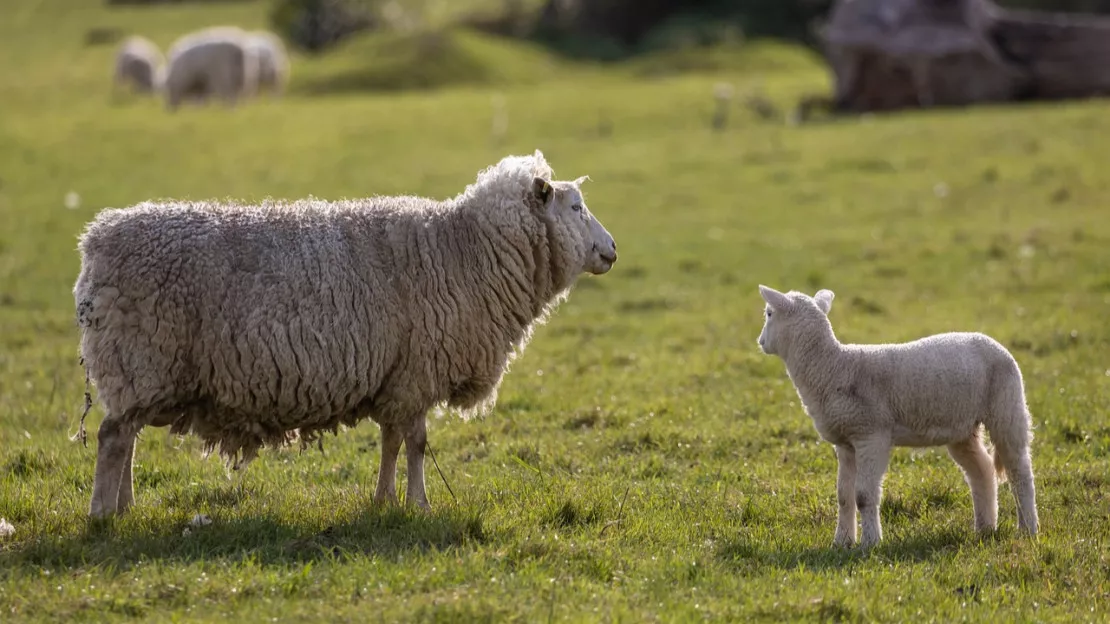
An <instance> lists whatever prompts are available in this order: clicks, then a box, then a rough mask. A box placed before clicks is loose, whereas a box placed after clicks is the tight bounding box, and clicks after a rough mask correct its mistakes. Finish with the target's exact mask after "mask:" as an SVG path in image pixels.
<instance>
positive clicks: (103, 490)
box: [89, 415, 136, 518]
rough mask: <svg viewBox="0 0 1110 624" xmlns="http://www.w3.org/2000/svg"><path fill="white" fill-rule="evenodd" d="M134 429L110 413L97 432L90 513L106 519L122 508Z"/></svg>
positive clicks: (132, 446)
mask: <svg viewBox="0 0 1110 624" xmlns="http://www.w3.org/2000/svg"><path fill="white" fill-rule="evenodd" d="M135 433H136V432H135V429H134V427H132V426H131V425H130V424H128V423H124V422H121V421H120V419H118V418H113V417H112V416H111V415H108V416H106V417H105V418H104V420H103V421H102V422H101V423H100V429H99V430H98V431H97V436H96V437H97V450H96V476H95V477H94V479H93V494H92V501H91V502H90V503H89V515H90V516H92V517H94V518H103V517H106V516H110V515H112V514H114V513H116V512H117V511H118V509H119V495H120V482H121V481H122V478H123V468H124V465H125V464H127V458H128V455H127V453H128V451H129V450H131V449H133V448H134V443H135Z"/></svg>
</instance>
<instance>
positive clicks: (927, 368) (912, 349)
mask: <svg viewBox="0 0 1110 624" xmlns="http://www.w3.org/2000/svg"><path fill="white" fill-rule="evenodd" d="M853 348H854V349H855V350H856V351H857V352H858V353H859V354H860V355H861V356H862V357H861V370H862V371H863V372H864V376H865V378H867V379H869V380H870V383H871V385H872V386H873V388H874V391H875V392H876V393H877V394H878V395H879V396H881V397H882V400H883V401H884V402H885V403H886V404H887V406H888V407H889V409H890V410H891V411H892V416H893V417H894V418H895V419H896V420H899V421H904V422H923V423H928V422H930V421H932V420H935V419H940V420H947V419H956V420H966V419H972V420H975V419H978V418H981V417H982V414H983V413H985V411H986V409H987V402H988V400H989V395H990V391H991V383H992V380H993V379H994V373H995V371H996V370H997V369H998V367H1000V366H1008V365H1010V364H1011V363H1012V362H1013V358H1012V357H1011V356H1010V354H1009V352H1007V351H1006V349H1005V348H1004V347H1003V346H1002V345H1001V344H999V343H998V342H997V341H996V340H994V339H993V338H991V337H989V336H987V335H985V334H981V333H976V332H950V333H944V334H936V335H933V336H928V337H925V338H921V339H918V340H914V341H911V342H906V343H900V344H887V345H866V346H863V345H859V346H854V347H853Z"/></svg>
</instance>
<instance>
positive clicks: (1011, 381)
mask: <svg viewBox="0 0 1110 624" xmlns="http://www.w3.org/2000/svg"><path fill="white" fill-rule="evenodd" d="M759 292H760V294H761V295H762V296H763V300H764V301H765V302H766V303H767V306H766V310H765V312H766V319H765V323H764V326H763V331H762V333H760V335H759V346H760V348H761V349H762V350H763V352H764V353H766V354H769V355H777V356H778V357H780V358H782V360H783V362H784V363H785V364H786V370H787V374H788V375H789V376H790V379H791V381H793V383H794V387H795V389H796V390H797V392H798V397H799V398H800V399H801V402H802V405H803V406H804V408H805V410H806V413H808V414H809V416H810V418H812V419H813V425H814V427H815V428H816V429H817V432H818V433H819V434H820V435H821V437H822V438H823V439H825V440H826V441H828V442H830V443H832V444H833V445H835V447H836V456H837V461H838V470H837V479H836V495H837V502H838V504H839V513H838V516H837V526H836V537H835V539H834V544H835V545H839V546H851V545H852V544H853V543H854V542H855V540H856V509H857V508H858V509H859V513H860V516H861V520H862V522H861V524H862V525H863V535H862V537H861V539H860V544H861V546H864V547H870V546H873V545H875V544H877V543H878V542H879V541H881V540H882V527H881V525H880V524H879V504H880V500H881V498H882V480H883V476H884V475H885V473H886V471H887V465H888V462H889V459H890V452H891V448H892V447H893V446H913V447H926V446H940V445H947V447H948V453H949V454H950V455H951V457H952V459H953V460H955V462H956V463H957V464H958V465H959V466H960V468H961V469H962V470H963V473H964V476H965V478H966V480H967V483H968V485H969V486H970V488H971V497H972V504H973V507H974V511H975V528H976V530H978V531H993V530H994V529H995V527H996V525H997V523H998V483H999V482H1001V481H1002V480H1004V479H1005V476H1006V475H1007V474H1008V476H1009V479H1010V483H1011V488H1012V491H1013V493H1014V496H1015V498H1016V500H1017V516H1018V524H1019V525H1020V527H1021V528H1022V529H1023V530H1025V531H1027V532H1028V533H1029V534H1036V532H1037V504H1036V495H1035V492H1034V485H1033V464H1032V458H1031V456H1030V449H1029V445H1030V442H1031V439H1032V433H1031V431H1030V429H1031V426H1032V424H1031V418H1030V416H1029V410H1028V409H1027V407H1026V404H1025V390H1024V388H1023V382H1022V376H1021V371H1020V369H1019V368H1018V365H1017V362H1016V361H1015V360H1014V358H1013V356H1012V355H1010V353H1009V351H1007V350H1006V348H1005V347H1003V346H1002V345H1001V344H999V343H998V342H997V341H995V340H994V339H992V338H990V337H988V336H985V335H983V334H980V333H946V334H937V335H934V336H929V337H927V338H922V339H919V340H915V341H913V342H907V343H901V344H879V345H854V344H842V343H840V342H839V341H838V340H837V338H836V336H835V335H834V334H833V329H832V325H831V324H830V323H829V319H828V314H829V310H830V309H831V308H832V301H833V296H834V295H833V292H832V291H831V290H821V291H818V292H817V294H816V295H815V296H814V297H809V296H808V295H805V294H803V293H800V292H797V291H791V292H789V293H786V294H783V293H780V292H778V291H777V290H774V289H773V288H768V287H767V286H762V285H761V286H760V287H759ZM981 425H983V426H985V427H986V429H987V431H988V432H989V433H990V438H991V442H992V443H993V446H994V457H993V459H992V457H991V453H990V452H988V451H987V449H986V448H985V447H984V445H983V439H982V433H981ZM992 464H993V466H992ZM996 472H997V477H998V481H996V475H995V473H996Z"/></svg>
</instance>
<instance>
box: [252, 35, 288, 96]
mask: <svg viewBox="0 0 1110 624" xmlns="http://www.w3.org/2000/svg"><path fill="white" fill-rule="evenodd" d="M247 45H248V46H250V47H251V48H252V49H253V50H254V53H255V55H256V56H257V57H258V92H262V91H269V92H270V93H272V94H275V95H280V94H282V93H284V92H285V87H286V85H288V83H289V55H288V53H287V52H286V50H285V44H284V43H283V42H282V40H281V37H278V36H277V35H275V34H274V33H272V32H269V31H265V30H258V31H254V32H250V33H247Z"/></svg>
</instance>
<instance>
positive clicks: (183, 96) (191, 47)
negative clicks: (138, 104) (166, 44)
mask: <svg viewBox="0 0 1110 624" xmlns="http://www.w3.org/2000/svg"><path fill="white" fill-rule="evenodd" d="M248 40H249V37H248V36H247V33H246V32H245V31H243V30H242V29H240V28H237V27H234V26H214V27H211V28H205V29H202V30H199V31H196V32H193V33H189V34H187V35H184V36H182V37H181V38H179V39H178V40H177V41H175V42H174V44H173V45H172V46H170V50H169V52H168V54H167V57H168V61H167V69H166V78H165V96H166V107H167V108H168V109H169V110H171V111H173V110H176V109H177V107H178V106H180V105H181V103H182V102H184V101H187V100H188V101H192V102H205V101H207V100H208V99H209V98H211V97H218V98H220V99H221V100H222V101H223V102H224V104H226V105H227V106H234V105H235V104H236V103H237V102H238V101H239V99H240V98H243V97H249V96H252V95H254V93H255V91H256V90H257V88H258V73H259V57H258V51H257V49H256V48H255V47H254V46H251V45H248Z"/></svg>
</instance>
